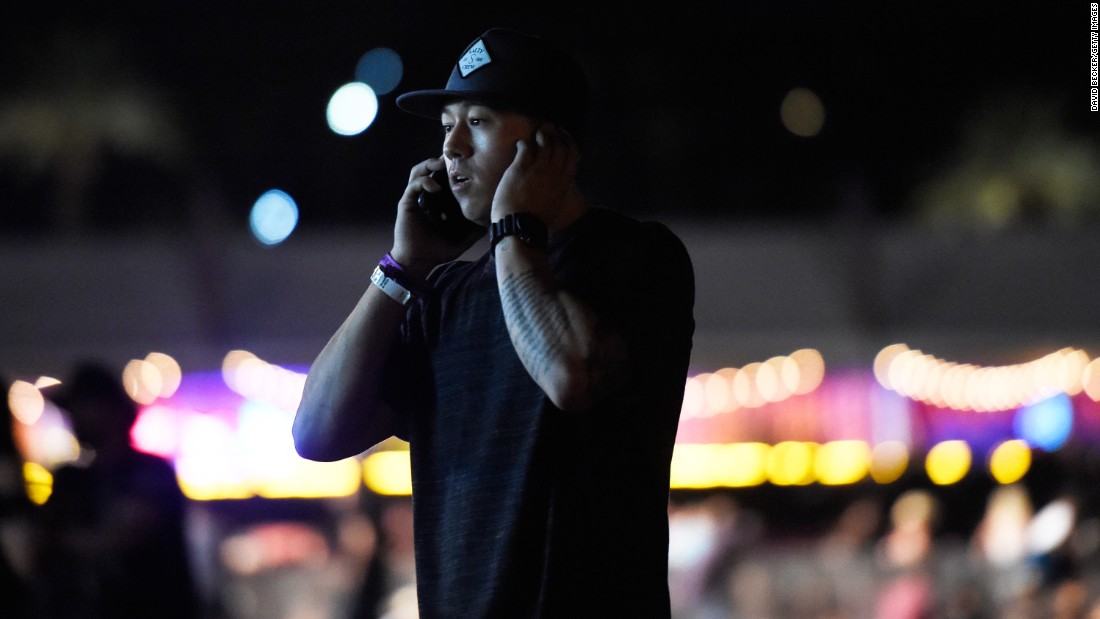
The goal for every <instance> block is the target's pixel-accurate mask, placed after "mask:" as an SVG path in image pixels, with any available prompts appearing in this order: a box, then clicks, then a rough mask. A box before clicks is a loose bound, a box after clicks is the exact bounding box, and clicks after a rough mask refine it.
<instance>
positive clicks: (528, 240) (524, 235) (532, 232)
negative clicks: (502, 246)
mask: <svg viewBox="0 0 1100 619" xmlns="http://www.w3.org/2000/svg"><path fill="white" fill-rule="evenodd" d="M508 236H516V237H518V238H519V240H520V241H521V242H522V243H523V244H524V245H527V246H529V247H537V248H539V249H545V248H546V244H547V240H548V234H547V231H546V224H544V223H542V220H541V219H539V218H538V217H537V216H535V215H532V214H531V213H509V214H507V215H505V216H504V217H501V218H500V219H498V220H496V221H494V222H493V223H491V224H489V251H493V250H495V249H496V246H497V243H499V242H500V240H501V239H503V238H505V237H508Z"/></svg>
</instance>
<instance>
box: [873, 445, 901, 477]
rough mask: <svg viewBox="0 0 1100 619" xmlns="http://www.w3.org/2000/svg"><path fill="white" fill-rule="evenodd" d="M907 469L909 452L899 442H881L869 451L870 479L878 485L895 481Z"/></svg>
mask: <svg viewBox="0 0 1100 619" xmlns="http://www.w3.org/2000/svg"><path fill="white" fill-rule="evenodd" d="M908 467H909V450H908V449H907V448H906V447H905V443H902V442H901V441H883V442H881V443H879V444H877V445H875V447H874V449H872V450H871V479H874V480H875V483H878V484H889V483H892V482H895V481H897V480H898V479H899V478H900V477H901V476H902V475H903V474H904V473H905V469H907V468H908Z"/></svg>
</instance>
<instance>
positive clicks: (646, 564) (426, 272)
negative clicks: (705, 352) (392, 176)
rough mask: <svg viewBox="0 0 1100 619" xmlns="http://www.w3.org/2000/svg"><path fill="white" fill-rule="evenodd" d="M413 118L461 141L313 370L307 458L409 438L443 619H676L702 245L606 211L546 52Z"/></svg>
mask: <svg viewBox="0 0 1100 619" xmlns="http://www.w3.org/2000/svg"><path fill="white" fill-rule="evenodd" d="M397 104H398V106H399V107H401V108H402V109H404V110H406V111H408V112H411V113H413V114H417V115H421V116H426V117H429V118H433V119H435V120H437V121H439V122H441V123H442V126H443V134H444V137H443V153H442V154H443V156H442V157H441V158H432V159H428V160H426V161H423V162H421V163H419V164H417V165H415V166H414V167H413V168H412V171H411V173H410V175H409V183H408V186H407V187H406V189H405V193H404V194H403V195H402V196H401V200H400V201H399V203H398V209H397V210H398V213H397V221H396V224H395V227H394V242H393V249H392V250H391V251H390V252H389V253H388V254H387V255H386V256H385V257H384V258H383V259H382V263H381V264H380V266H379V268H378V269H377V270H376V271H375V274H374V276H373V277H372V281H373V283H374V285H371V286H368V288H367V290H366V291H365V292H364V294H363V296H362V297H361V298H360V300H359V302H358V304H357V305H356V306H355V308H354V309H353V310H352V312H351V314H350V315H349V316H348V318H347V319H346V320H345V322H344V323H343V324H342V325H341V326H340V328H339V329H338V330H337V332H336V334H335V335H334V336H333V337H332V339H331V340H330V341H329V342H328V344H327V345H326V346H325V347H324V349H323V350H322V351H321V353H320V355H319V356H318V357H317V359H316V361H315V362H314V364H313V367H312V368H311V370H310V373H309V377H308V378H307V380H306V385H305V390H304V393H303V397H302V403H301V406H300V407H299V409H298V414H297V416H296V418H295V420H294V428H293V433H294V441H295V446H296V448H297V450H298V452H299V453H300V454H301V455H302V456H303V457H305V458H309V459H314V460H336V459H341V458H346V457H349V456H354V455H356V454H359V453H360V452H362V451H364V450H365V449H367V448H369V447H370V446H372V445H374V444H375V443H377V442H378V441H381V440H384V439H386V438H388V437H390V436H392V435H396V436H398V437H400V438H403V439H405V440H407V441H408V442H409V450H410V459H411V465H412V481H413V511H414V531H415V543H416V573H417V591H418V602H419V606H420V616H421V617H423V618H424V619H432V618H435V617H447V618H450V617H479V618H481V617H506V618H508V619H517V618H524V617H544V618H553V617H569V618H576V617H630V618H638V617H668V616H669V614H670V610H669V592H668V567H667V561H668V511H667V509H668V492H669V466H670V461H671V457H672V447H673V443H674V441H675V436H676V428H677V424H678V420H679V412H680V406H681V401H682V398H683V389H684V383H685V380H686V374H687V367H688V359H689V356H690V352H691V338H692V335H693V332H694V319H693V314H692V312H693V305H694V292H695V290H694V274H693V270H692V264H691V260H690V258H689V256H688V254H687V252H686V250H685V248H684V246H683V244H682V243H681V242H680V240H679V239H678V238H677V237H676V236H675V235H674V234H673V233H672V232H670V231H669V230H668V228H667V227H665V226H664V225H662V224H658V223H654V222H640V221H637V220H635V219H632V218H629V217H626V216H624V215H622V214H619V213H617V212H615V211H612V210H609V209H606V208H603V207H599V206H595V205H590V204H589V203H588V202H587V200H586V199H585V197H584V195H583V194H582V192H581V190H580V189H579V187H578V185H577V183H576V181H575V178H574V176H575V173H576V170H577V166H578V161H579V156H580V155H579V150H580V146H579V140H578V138H580V137H581V135H582V133H583V130H584V116H585V109H586V107H587V84H586V80H585V78H584V74H583V72H582V70H581V68H580V66H579V64H578V63H576V61H575V60H574V59H573V58H571V57H570V56H569V55H568V54H566V53H564V52H563V51H561V50H560V49H559V48H557V47H556V46H554V45H552V44H551V43H549V42H548V41H546V40H545V39H542V38H540V37H535V36H530V35H527V34H523V33H519V32H515V31H511V30H505V29H492V30H489V31H487V32H485V33H484V34H482V35H481V36H480V37H479V38H478V39H477V40H475V41H474V42H473V43H471V44H470V46H469V47H468V48H467V49H466V50H465V51H464V52H463V53H462V55H461V56H460V58H459V60H458V62H457V63H456V64H455V66H454V68H453V70H452V72H451V76H450V79H449V80H448V82H447V86H446V88H444V89H441V90H424V91H415V92H410V93H406V94H404V95H402V96H400V97H398V99H397ZM443 169H445V170H446V171H447V177H448V181H447V182H448V183H449V186H450V189H451V190H453V193H454V195H455V197H456V198H457V200H458V202H459V205H460V207H461V211H462V215H463V217H465V218H466V219H468V220H470V221H473V222H476V223H477V224H479V228H475V229H474V230H472V231H470V232H468V233H463V234H462V235H460V236H461V238H456V237H454V236H450V237H448V236H446V235H445V234H443V233H442V231H441V228H440V227H439V226H438V224H437V223H436V222H433V221H432V220H431V219H429V218H427V217H425V215H424V214H423V213H422V212H421V210H420V207H419V206H418V197H419V196H420V194H421V193H425V192H426V193H438V192H440V191H443V190H444V188H442V187H441V186H440V184H439V183H437V182H435V181H434V180H433V179H431V178H429V174H430V173H431V172H434V171H437V170H443ZM485 227H488V228H489V239H490V242H489V249H488V251H487V252H486V253H485V254H484V255H482V256H481V257H480V258H478V259H477V260H473V261H463V260H458V258H459V257H460V256H461V255H462V254H463V253H464V252H465V251H466V250H467V249H469V248H470V247H472V246H473V244H474V243H475V242H476V241H477V240H478V239H479V238H481V237H483V236H484V234H485V232H484V230H485Z"/></svg>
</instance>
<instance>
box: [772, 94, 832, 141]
mask: <svg viewBox="0 0 1100 619" xmlns="http://www.w3.org/2000/svg"><path fill="white" fill-rule="evenodd" d="M779 118H780V120H782V121H783V126H784V127H786V128H787V131H790V132H791V133H793V134H795V135H797V136H800V137H813V136H815V135H817V134H818V133H820V132H821V128H822V127H823V126H824V125H825V106H824V105H823V104H822V103H821V99H820V98H819V97H818V96H817V93H815V92H814V91H812V90H810V89H809V88H792V89H791V90H790V91H789V92H788V93H787V94H786V96H784V97H783V102H782V103H781V104H780V106H779Z"/></svg>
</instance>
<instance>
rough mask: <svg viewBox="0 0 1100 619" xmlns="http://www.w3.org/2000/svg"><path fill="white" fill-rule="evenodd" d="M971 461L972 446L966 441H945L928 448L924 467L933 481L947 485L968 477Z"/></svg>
mask: <svg viewBox="0 0 1100 619" xmlns="http://www.w3.org/2000/svg"><path fill="white" fill-rule="evenodd" d="M970 462H971V455H970V446H969V445H967V444H966V441H957V440H954V441H943V442H942V443H937V444H935V445H933V446H932V448H931V449H929V450H928V455H927V456H926V457H925V461H924V468H925V471H926V472H927V473H928V479H931V480H932V483H934V484H936V485H938V486H946V485H949V484H953V483H955V482H957V481H959V480H961V479H962V478H963V477H966V474H967V473H968V472H969V471H970Z"/></svg>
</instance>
